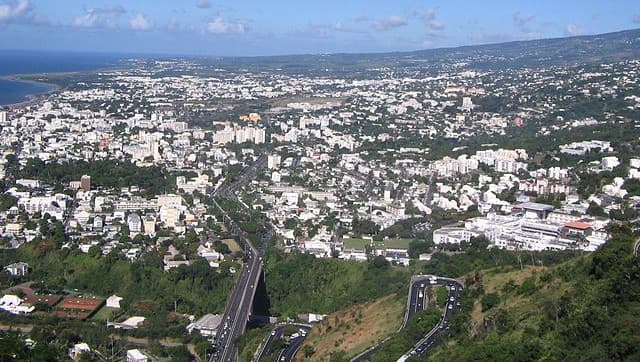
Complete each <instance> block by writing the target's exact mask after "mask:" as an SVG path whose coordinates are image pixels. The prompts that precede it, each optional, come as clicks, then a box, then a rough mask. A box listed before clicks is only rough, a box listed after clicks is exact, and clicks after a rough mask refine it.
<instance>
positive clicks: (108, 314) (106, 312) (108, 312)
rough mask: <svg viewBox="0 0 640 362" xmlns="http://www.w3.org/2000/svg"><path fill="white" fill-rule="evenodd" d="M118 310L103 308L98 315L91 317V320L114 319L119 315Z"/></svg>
mask: <svg viewBox="0 0 640 362" xmlns="http://www.w3.org/2000/svg"><path fill="white" fill-rule="evenodd" d="M117 310H118V309H116V308H109V307H102V308H101V309H100V310H99V311H98V312H96V314H94V315H93V316H92V317H91V319H94V320H99V321H106V320H110V319H113V315H114V314H116V313H117V312H116V311H117Z"/></svg>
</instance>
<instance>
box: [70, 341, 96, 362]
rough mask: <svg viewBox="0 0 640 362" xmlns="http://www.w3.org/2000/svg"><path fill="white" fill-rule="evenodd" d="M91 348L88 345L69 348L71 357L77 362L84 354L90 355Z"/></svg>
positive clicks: (76, 345) (78, 344)
mask: <svg viewBox="0 0 640 362" xmlns="http://www.w3.org/2000/svg"><path fill="white" fill-rule="evenodd" d="M90 352H91V348H89V345H88V344H86V343H76V344H75V345H74V346H73V347H71V348H69V357H70V358H71V359H72V360H74V361H77V360H79V359H80V356H81V355H83V354H84V353H90Z"/></svg>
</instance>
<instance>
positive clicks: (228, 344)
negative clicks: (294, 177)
mask: <svg viewBox="0 0 640 362" xmlns="http://www.w3.org/2000/svg"><path fill="white" fill-rule="evenodd" d="M264 162H266V156H265V155H262V156H260V157H258V159H257V160H256V161H255V162H254V163H253V164H252V165H251V166H249V167H248V168H247V169H245V171H244V172H243V173H242V174H241V175H239V176H238V178H237V179H236V180H235V181H234V182H233V183H232V184H230V185H222V186H220V187H219V188H217V189H216V190H214V192H213V193H212V194H211V197H212V199H213V204H214V206H215V207H216V208H217V209H218V210H219V211H220V213H221V214H222V215H223V216H224V221H225V224H226V225H227V227H228V229H229V232H231V233H232V234H233V235H235V236H236V237H237V238H238V239H239V241H240V244H241V246H242V248H243V249H244V251H245V253H246V255H247V259H246V262H245V263H244V264H243V266H242V268H241V270H240V275H239V277H238V280H237V282H236V284H235V286H234V288H233V291H232V292H231V296H230V298H229V300H228V301H227V305H226V308H225V312H224V314H223V317H222V322H221V324H220V327H219V328H218V331H217V334H216V342H215V344H214V353H213V355H212V356H211V359H210V361H220V362H222V361H224V362H235V361H237V360H238V349H237V347H236V346H235V341H236V339H237V338H238V337H240V336H241V335H242V334H243V333H244V332H245V329H246V326H247V321H248V320H249V316H250V314H251V306H252V305H253V298H254V296H255V292H256V287H257V285H258V281H259V279H260V275H261V273H262V254H263V253H264V250H265V249H266V245H267V243H268V241H269V239H271V236H272V235H271V233H270V232H267V233H265V234H264V235H263V237H262V240H261V243H260V251H258V250H257V249H256V248H255V247H254V246H253V245H252V244H251V242H250V241H249V239H248V238H247V235H246V233H245V232H244V231H242V230H241V229H240V227H239V225H238V224H237V223H236V222H235V221H234V220H232V219H231V218H230V217H229V215H228V214H227V212H226V211H225V210H224V209H223V208H222V207H220V205H219V204H218V202H217V201H216V200H215V196H216V195H217V194H219V195H223V196H224V197H229V198H234V199H236V200H237V197H236V195H235V191H237V190H238V189H240V188H242V187H244V186H245V185H246V184H247V183H248V182H249V181H250V180H251V179H254V178H255V175H256V173H257V171H258V170H259V169H260V167H262V166H263V165H262V164H263V163H264Z"/></svg>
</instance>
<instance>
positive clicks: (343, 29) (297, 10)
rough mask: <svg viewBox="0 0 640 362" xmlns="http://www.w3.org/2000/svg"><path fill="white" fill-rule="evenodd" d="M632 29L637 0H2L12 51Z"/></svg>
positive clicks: (391, 42) (177, 50)
mask: <svg viewBox="0 0 640 362" xmlns="http://www.w3.org/2000/svg"><path fill="white" fill-rule="evenodd" d="M633 28H640V1H637V0H635V1H631V0H553V1H549V0H536V1H533V0H531V1H524V0H510V1H506V0H504V1H499V0H482V1H477V0H467V1H462V0H441V1H408V0H323V1H318V0H261V1H258V0H244V1H243V0H236V1H230V0H173V1H170V0H128V1H125V0H108V1H102V0H0V49H11V50H12V49H24V50H55V51H78V52H110V53H113V52H115V53H133V54H167V55H170V54H176V55H209V56H253V55H278V54H321V53H343V52H347V53H368V52H389V51H410V50H419V49H430V48H441V47H455V46H461V45H473V44H485V43H498V42H505V41H513V40H527V39H539V38H552V37H563V36H572V35H588V34H600V33H607V32H613V31H618V30H625V29H633Z"/></svg>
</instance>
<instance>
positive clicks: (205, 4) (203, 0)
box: [196, 0, 211, 9]
mask: <svg viewBox="0 0 640 362" xmlns="http://www.w3.org/2000/svg"><path fill="white" fill-rule="evenodd" d="M196 7H197V8H200V9H207V8H210V7H211V3H210V2H209V0H198V2H196Z"/></svg>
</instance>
